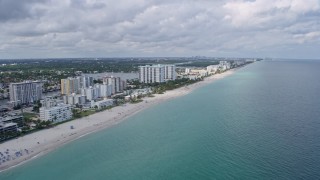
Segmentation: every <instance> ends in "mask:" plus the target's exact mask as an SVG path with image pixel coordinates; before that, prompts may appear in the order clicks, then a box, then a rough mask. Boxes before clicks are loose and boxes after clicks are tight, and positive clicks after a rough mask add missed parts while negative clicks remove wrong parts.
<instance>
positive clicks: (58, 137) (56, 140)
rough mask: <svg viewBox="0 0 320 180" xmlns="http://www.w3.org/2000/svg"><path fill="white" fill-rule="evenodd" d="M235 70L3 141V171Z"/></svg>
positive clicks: (0, 164) (0, 153)
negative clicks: (140, 100)
mask: <svg viewBox="0 0 320 180" xmlns="http://www.w3.org/2000/svg"><path fill="white" fill-rule="evenodd" d="M234 71H235V70H229V71H227V72H224V73H222V74H216V75H213V76H210V77H207V78H205V79H204V81H200V82H197V83H195V84H192V85H189V86H186V87H181V88H178V89H175V90H171V91H167V92H166V93H164V94H155V97H146V98H144V99H143V102H141V103H137V104H130V103H127V104H125V105H123V106H117V107H114V108H112V109H110V110H106V111H102V112H99V113H96V114H93V115H90V116H87V117H84V118H81V119H76V120H73V121H69V122H66V123H64V124H60V125H58V126H55V127H53V128H50V129H45V130H41V131H38V132H35V133H32V134H28V135H25V136H22V137H19V138H17V139H13V140H10V141H6V142H4V143H1V144H0V172H1V171H4V170H6V169H9V168H12V167H16V166H17V165H20V164H22V163H25V162H27V161H28V160H31V159H34V158H37V157H39V156H41V155H44V154H46V153H48V152H50V151H52V150H54V149H56V148H58V147H61V146H62V145H64V144H66V143H68V142H71V141H73V140H75V139H78V138H81V137H83V136H85V135H87V134H90V133H93V132H96V131H99V130H102V129H105V128H108V127H111V126H113V125H115V124H118V123H120V122H122V121H124V120H125V119H126V118H128V117H129V116H132V115H133V114H136V113H137V112H140V111H142V110H144V109H146V108H149V107H152V106H154V105H156V104H159V103H161V102H164V101H167V100H171V99H173V98H175V97H179V96H183V95H186V94H188V93H190V92H192V91H193V90H195V89H197V88H199V87H201V86H204V85H206V84H209V83H212V82H214V81H215V80H217V79H221V78H224V77H226V76H229V75H231V74H233V73H234ZM70 126H74V129H71V128H70Z"/></svg>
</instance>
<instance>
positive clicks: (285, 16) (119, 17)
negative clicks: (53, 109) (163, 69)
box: [0, 0, 320, 58]
mask: <svg viewBox="0 0 320 180" xmlns="http://www.w3.org/2000/svg"><path fill="white" fill-rule="evenodd" d="M319 19H320V1H319V0H308V1H304V0H274V1H269V0H250V1H249V0H224V1H212V0H183V1H177V0H170V1H169V0H132V1H128V0H29V1H19V0H0V28H1V31H0V42H1V43H0V58H41V57H43V58H47V57H114V56H194V55H206V56H229V57H235V56H238V57H265V56H268V57H288V58H320V56H319V53H318V49H320V22H319Z"/></svg>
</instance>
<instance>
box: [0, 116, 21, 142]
mask: <svg viewBox="0 0 320 180" xmlns="http://www.w3.org/2000/svg"><path fill="white" fill-rule="evenodd" d="M17 131H18V125H17V123H4V122H2V121H1V118H0V135H1V134H5V133H8V132H17ZM2 139H4V137H2V138H1V137H0V140H2Z"/></svg>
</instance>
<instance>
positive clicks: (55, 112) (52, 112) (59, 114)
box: [40, 103, 72, 123]
mask: <svg viewBox="0 0 320 180" xmlns="http://www.w3.org/2000/svg"><path fill="white" fill-rule="evenodd" d="M71 118H72V109H71V105H69V104H62V103H60V104H57V105H56V106H53V107H50V108H46V107H41V108H40V120H42V121H51V122H53V123H57V122H61V121H66V120H69V119H71Z"/></svg>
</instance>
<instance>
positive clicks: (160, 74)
mask: <svg viewBox="0 0 320 180" xmlns="http://www.w3.org/2000/svg"><path fill="white" fill-rule="evenodd" d="M175 79H176V66H175V65H169V64H167V65H161V64H158V65H152V66H150V65H146V66H140V67H139V81H140V82H141V83H162V82H165V81H169V80H175Z"/></svg>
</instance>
